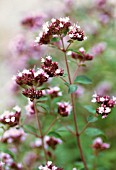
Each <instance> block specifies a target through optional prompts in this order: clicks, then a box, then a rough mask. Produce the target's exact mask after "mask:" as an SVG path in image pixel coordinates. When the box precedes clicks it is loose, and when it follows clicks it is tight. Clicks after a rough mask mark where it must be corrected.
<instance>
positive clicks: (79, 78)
mask: <svg viewBox="0 0 116 170" xmlns="http://www.w3.org/2000/svg"><path fill="white" fill-rule="evenodd" d="M74 82H75V83H80V84H91V83H92V81H91V80H90V79H89V78H88V77H86V76H85V75H81V76H77V77H76V79H75V80H74Z"/></svg>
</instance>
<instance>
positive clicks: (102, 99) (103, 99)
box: [91, 93, 116, 119]
mask: <svg viewBox="0 0 116 170" xmlns="http://www.w3.org/2000/svg"><path fill="white" fill-rule="evenodd" d="M92 97H93V99H92V100H91V102H93V103H98V104H99V105H100V106H99V107H98V108H97V109H96V113H97V114H100V115H101V116H102V119H104V118H106V117H107V116H108V115H109V113H110V112H111V109H112V108H113V107H114V106H115V105H116V97H114V96H113V97H112V98H110V96H100V95H98V94H96V93H95V94H93V96H92Z"/></svg>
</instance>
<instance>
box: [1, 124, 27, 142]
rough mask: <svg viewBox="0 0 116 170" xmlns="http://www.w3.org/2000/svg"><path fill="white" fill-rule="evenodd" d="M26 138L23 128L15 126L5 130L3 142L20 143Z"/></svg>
mask: <svg viewBox="0 0 116 170" xmlns="http://www.w3.org/2000/svg"><path fill="white" fill-rule="evenodd" d="M25 138H26V134H25V132H24V131H23V129H21V128H20V129H17V128H15V127H12V128H10V129H9V130H7V131H5V133H4V134H3V137H2V142H4V143H13V142H14V143H19V142H22V141H24V140H25Z"/></svg>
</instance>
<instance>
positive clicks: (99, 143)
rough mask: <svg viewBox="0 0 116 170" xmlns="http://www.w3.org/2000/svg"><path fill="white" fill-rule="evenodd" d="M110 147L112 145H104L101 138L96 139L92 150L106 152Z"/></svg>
mask: <svg viewBox="0 0 116 170" xmlns="http://www.w3.org/2000/svg"><path fill="white" fill-rule="evenodd" d="M109 147H110V144H108V143H103V141H102V139H101V138H100V137H98V138H96V139H95V140H94V141H93V144H92V148H93V149H94V150H97V151H102V150H106V149H108V148H109Z"/></svg>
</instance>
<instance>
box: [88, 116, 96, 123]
mask: <svg viewBox="0 0 116 170" xmlns="http://www.w3.org/2000/svg"><path fill="white" fill-rule="evenodd" d="M97 120H98V118H97V117H93V116H91V115H90V116H88V118H87V121H88V122H89V123H92V122H96V121H97Z"/></svg>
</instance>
